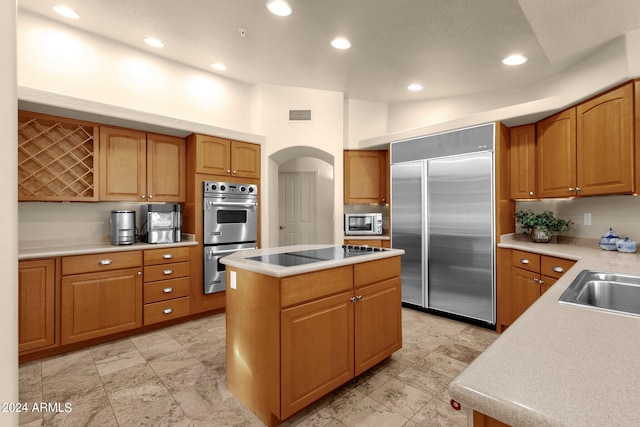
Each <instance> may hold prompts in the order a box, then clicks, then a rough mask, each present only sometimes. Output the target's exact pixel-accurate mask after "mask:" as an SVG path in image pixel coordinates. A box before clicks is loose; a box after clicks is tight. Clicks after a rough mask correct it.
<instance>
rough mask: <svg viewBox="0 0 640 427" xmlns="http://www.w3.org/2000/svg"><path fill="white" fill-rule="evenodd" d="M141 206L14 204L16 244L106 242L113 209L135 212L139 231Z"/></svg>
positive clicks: (53, 203) (59, 203) (126, 204)
mask: <svg viewBox="0 0 640 427" xmlns="http://www.w3.org/2000/svg"><path fill="white" fill-rule="evenodd" d="M141 205H142V203H120V202H101V203H69V202H22V203H18V241H19V242H21V243H27V242H33V241H55V240H61V239H65V240H67V239H86V240H87V242H96V241H102V240H109V235H110V232H111V231H110V228H109V220H110V218H111V210H113V209H132V210H135V211H136V222H137V226H138V228H140V206H141Z"/></svg>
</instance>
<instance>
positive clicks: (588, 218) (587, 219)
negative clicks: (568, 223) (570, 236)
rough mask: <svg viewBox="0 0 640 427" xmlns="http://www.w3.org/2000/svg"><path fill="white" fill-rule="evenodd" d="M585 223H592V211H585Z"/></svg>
mask: <svg viewBox="0 0 640 427" xmlns="http://www.w3.org/2000/svg"><path fill="white" fill-rule="evenodd" d="M584 225H591V214H590V213H585V214H584Z"/></svg>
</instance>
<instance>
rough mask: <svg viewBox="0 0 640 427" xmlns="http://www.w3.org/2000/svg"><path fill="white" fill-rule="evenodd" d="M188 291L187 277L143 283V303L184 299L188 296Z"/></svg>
mask: <svg viewBox="0 0 640 427" xmlns="http://www.w3.org/2000/svg"><path fill="white" fill-rule="evenodd" d="M189 290H190V289H189V278H188V277H181V278H179V279H170V280H160V281H157V282H151V283H145V285H144V303H145V304H149V303H152V302H158V301H166V300H169V299H173V298H180V297H186V296H189Z"/></svg>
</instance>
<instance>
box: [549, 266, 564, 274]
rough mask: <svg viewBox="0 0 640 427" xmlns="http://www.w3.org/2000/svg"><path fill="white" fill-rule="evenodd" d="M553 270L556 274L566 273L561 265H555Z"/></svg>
mask: <svg viewBox="0 0 640 427" xmlns="http://www.w3.org/2000/svg"><path fill="white" fill-rule="evenodd" d="M551 269H552V270H553V271H555V272H556V273H564V268H562V267H560V266H559V265H554V266H553V267H551Z"/></svg>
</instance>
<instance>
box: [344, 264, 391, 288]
mask: <svg viewBox="0 0 640 427" xmlns="http://www.w3.org/2000/svg"><path fill="white" fill-rule="evenodd" d="M398 276H400V257H399V256H396V257H392V258H384V259H380V260H376V261H369V262H363V263H360V264H356V265H354V266H353V286H354V287H358V286H364V285H368V284H371V283H376V282H381V281H383V280H386V279H390V278H392V277H398Z"/></svg>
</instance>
